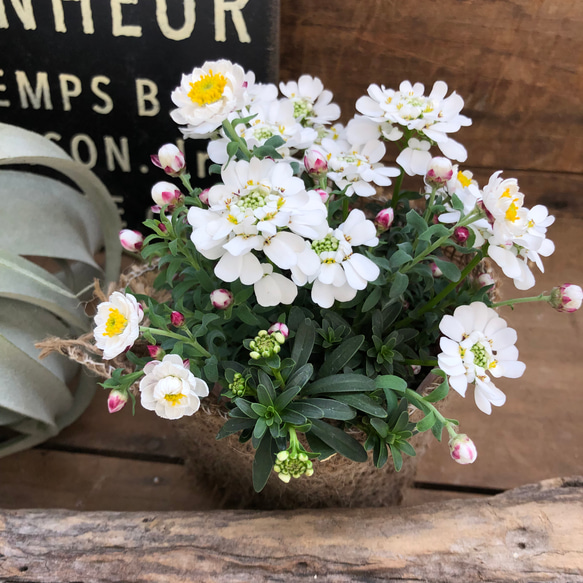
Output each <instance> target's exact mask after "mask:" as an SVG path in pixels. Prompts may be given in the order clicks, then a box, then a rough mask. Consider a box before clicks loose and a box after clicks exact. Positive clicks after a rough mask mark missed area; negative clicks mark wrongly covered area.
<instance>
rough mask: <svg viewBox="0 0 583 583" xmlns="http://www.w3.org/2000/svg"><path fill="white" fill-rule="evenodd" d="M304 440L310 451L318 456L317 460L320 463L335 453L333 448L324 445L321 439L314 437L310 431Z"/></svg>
mask: <svg viewBox="0 0 583 583" xmlns="http://www.w3.org/2000/svg"><path fill="white" fill-rule="evenodd" d="M306 439H307V440H308V445H309V446H310V449H311V450H312V451H313V452H314V453H319V454H320V455H319V456H318V459H319V460H320V461H323V460H326V459H328V458H329V457H331V456H333V455H335V454H336V451H335V450H334V448H332V447H330V446H329V445H326V444H325V443H324V442H323V441H322V440H321V439H319V438H318V437H316V436H315V435H314V434H313V433H312V432H311V431H310V432H308V433H306Z"/></svg>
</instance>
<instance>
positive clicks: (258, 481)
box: [253, 433, 277, 492]
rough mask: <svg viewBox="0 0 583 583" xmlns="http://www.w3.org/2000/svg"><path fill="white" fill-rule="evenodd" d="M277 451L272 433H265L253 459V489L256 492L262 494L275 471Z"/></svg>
mask: <svg viewBox="0 0 583 583" xmlns="http://www.w3.org/2000/svg"><path fill="white" fill-rule="evenodd" d="M276 449H277V445H276V443H275V440H274V438H273V437H272V435H271V433H265V435H263V438H262V439H261V441H260V443H259V445H258V447H257V451H256V452H255V458H254V459H253V489H254V490H255V492H261V490H263V488H264V487H265V484H267V480H268V479H269V475H270V474H271V470H272V469H273V463H274V461H275V454H276Z"/></svg>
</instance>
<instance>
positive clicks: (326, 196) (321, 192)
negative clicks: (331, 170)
mask: <svg viewBox="0 0 583 583" xmlns="http://www.w3.org/2000/svg"><path fill="white" fill-rule="evenodd" d="M314 192H317V193H318V194H319V195H320V198H321V200H322V202H323V203H324V204H326V203H327V202H328V199H329V198H330V193H329V192H326V191H325V190H322V189H321V188H316V189H315V191H314Z"/></svg>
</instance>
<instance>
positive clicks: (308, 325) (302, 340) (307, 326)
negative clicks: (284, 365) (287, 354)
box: [291, 318, 316, 370]
mask: <svg viewBox="0 0 583 583" xmlns="http://www.w3.org/2000/svg"><path fill="white" fill-rule="evenodd" d="M315 341H316V330H315V328H314V325H313V324H312V321H311V320H308V319H307V318H306V319H304V321H303V322H302V323H301V324H300V326H299V328H298V331H297V332H296V337H295V339H294V345H293V348H292V353H291V359H292V360H293V361H295V363H296V366H295V369H294V370H299V369H300V368H301V367H302V366H304V364H306V363H307V362H308V360H309V359H310V356H311V355H312V349H313V348H314V342H315Z"/></svg>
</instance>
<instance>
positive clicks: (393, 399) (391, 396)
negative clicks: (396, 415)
mask: <svg viewBox="0 0 583 583" xmlns="http://www.w3.org/2000/svg"><path fill="white" fill-rule="evenodd" d="M383 393H384V394H385V400H386V404H385V407H386V409H387V412H389V413H392V412H393V411H394V410H395V409H396V408H397V407H398V406H399V401H398V399H397V395H395V393H394V392H393V391H392V390H391V389H389V388H387V387H383Z"/></svg>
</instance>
